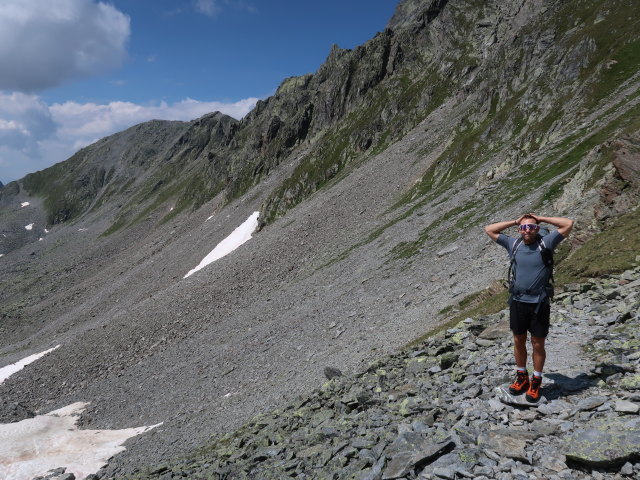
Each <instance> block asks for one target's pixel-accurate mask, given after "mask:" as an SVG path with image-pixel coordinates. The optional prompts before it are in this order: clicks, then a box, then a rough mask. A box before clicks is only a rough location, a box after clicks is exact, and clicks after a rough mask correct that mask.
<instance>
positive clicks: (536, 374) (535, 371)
mask: <svg viewBox="0 0 640 480" xmlns="http://www.w3.org/2000/svg"><path fill="white" fill-rule="evenodd" d="M533 375H534V376H536V377H540V378H542V372H539V371H537V370H534V371H533Z"/></svg>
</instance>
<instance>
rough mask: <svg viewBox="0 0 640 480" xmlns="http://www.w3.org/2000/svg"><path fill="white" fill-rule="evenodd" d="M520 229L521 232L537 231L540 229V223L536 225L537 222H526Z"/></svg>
mask: <svg viewBox="0 0 640 480" xmlns="http://www.w3.org/2000/svg"><path fill="white" fill-rule="evenodd" d="M518 230H520V231H521V232H537V231H538V230H540V225H536V224H535V223H525V224H523V225H520V226H518Z"/></svg>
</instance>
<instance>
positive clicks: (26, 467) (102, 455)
mask: <svg viewBox="0 0 640 480" xmlns="http://www.w3.org/2000/svg"><path fill="white" fill-rule="evenodd" d="M87 405H88V404H87V403H83V402H76V403H73V404H71V405H69V406H66V407H64V408H60V409H58V410H55V411H53V412H50V413H48V414H46V415H38V416H36V417H34V418H29V419H27V420H22V421H21V422H15V423H9V424H4V425H0V478H2V479H3V480H30V479H32V478H33V477H35V476H37V475H42V474H44V473H46V472H47V471H48V470H51V469H53V468H57V467H61V466H62V467H65V468H66V472H65V473H67V474H68V473H73V474H74V475H75V477H76V478H85V477H86V476H87V475H89V474H92V473H95V472H97V471H98V470H99V469H100V468H101V467H102V466H103V465H105V464H106V463H107V460H108V459H109V458H111V457H112V456H114V455H116V454H118V453H120V452H122V451H124V450H126V448H125V447H123V446H122V444H123V443H124V442H125V441H126V440H127V439H129V438H131V437H134V436H136V435H140V434H141V433H145V432H148V431H149V430H151V429H152V428H155V427H157V426H159V425H162V424H161V423H159V424H157V425H152V426H149V427H138V428H126V429H123V430H78V428H77V426H76V422H77V421H78V418H79V415H80V413H82V411H83V410H84V409H85V408H86V406H87Z"/></svg>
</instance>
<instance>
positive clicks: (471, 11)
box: [0, 0, 640, 473]
mask: <svg viewBox="0 0 640 480" xmlns="http://www.w3.org/2000/svg"><path fill="white" fill-rule="evenodd" d="M631 12H634V2H633V1H631V0H615V1H604V0H601V1H596V0H589V1H584V0H567V1H564V0H563V1H548V2H533V1H523V0H518V1H516V0H507V1H498V0H492V1H486V2H478V1H475V0H449V1H443V0H441V1H437V0H431V1H426V0H405V1H403V2H401V3H400V4H399V6H398V9H397V12H396V14H395V15H394V17H393V18H392V19H391V20H390V22H389V24H388V26H387V28H386V29H385V31H383V32H381V33H379V34H378V35H376V36H375V37H374V38H372V39H371V40H370V41H368V42H366V43H365V44H364V45H362V46H360V47H358V48H355V49H353V50H343V49H340V48H339V47H337V46H336V47H333V48H332V49H331V51H330V53H329V56H328V58H327V60H326V62H325V63H324V64H323V65H321V66H320V67H319V68H318V70H317V71H316V72H314V73H310V74H308V75H304V76H301V77H295V78H289V79H285V80H284V81H283V82H282V84H281V85H280V87H279V88H278V90H277V92H276V94H275V95H273V96H272V97H270V98H268V99H266V100H264V101H261V102H259V103H258V105H257V106H256V108H255V109H254V110H253V111H252V112H251V113H249V114H248V115H247V116H246V117H245V118H244V119H242V120H240V121H236V120H234V119H232V118H230V117H227V116H224V115H221V114H219V113H212V114H210V115H206V116H204V117H202V118H200V119H197V120H194V121H192V122H149V123H146V124H142V125H139V126H136V127H133V128H131V129H129V130H127V131H125V132H121V133H119V134H116V135H113V136H111V137H109V138H106V139H103V140H101V141H99V142H97V143H96V144H94V145H92V146H90V147H87V148H86V149H83V150H81V151H80V152H78V153H77V154H76V155H74V157H72V158H71V159H69V160H67V161H66V162H63V163H62V164H59V165H56V166H54V167H52V168H51V169H48V170H45V171H43V172H38V173H36V174H32V175H30V176H27V177H25V178H24V179H22V180H20V181H18V182H14V183H11V184H9V185H6V186H5V187H3V188H2V190H0V207H1V208H0V229H1V231H0V233H2V234H4V235H6V237H4V236H2V237H0V242H4V243H0V248H1V249H2V250H0V253H3V254H4V256H3V257H2V258H1V259H0V299H1V300H2V301H1V302H0V304H1V305H2V308H1V309H0V355H1V356H2V357H1V358H2V360H3V363H5V364H6V363H10V362H11V361H14V360H17V359H19V358H22V356H26V354H28V353H34V352H32V351H31V350H30V349H36V348H37V347H39V346H42V347H45V346H46V347H49V346H51V345H50V343H51V342H52V341H56V342H60V343H62V344H63V347H61V348H60V349H58V350H56V351H55V352H52V353H51V354H49V356H48V357H47V358H45V359H43V360H41V361H40V362H41V363H36V364H33V367H32V368H30V370H29V371H25V373H24V374H23V376H19V375H17V376H16V377H15V379H14V380H12V381H10V382H9V383H8V384H6V385H5V384H3V386H1V387H0V388H2V391H1V393H2V397H3V399H4V398H7V399H8V400H7V401H14V402H23V403H25V405H26V406H27V407H29V409H31V410H38V409H45V408H49V407H53V406H64V405H66V402H68V403H70V402H72V401H78V399H84V400H87V401H91V402H92V406H91V407H89V409H88V410H87V414H86V415H85V416H84V417H83V422H84V424H85V425H90V426H96V425H100V426H101V427H104V426H105V425H116V424H117V425H120V426H122V427H125V426H130V424H131V423H132V422H133V423H135V424H139V423H140V421H142V422H144V424H155V423H158V422H161V421H164V422H165V424H164V427H163V430H162V431H158V433H157V434H154V435H153V437H152V438H151V437H150V438H142V437H141V438H140V439H138V440H137V441H136V442H135V443H134V444H133V445H131V447H130V448H129V449H128V451H127V454H126V455H127V456H126V457H125V459H123V460H121V461H120V460H117V461H116V462H115V463H114V466H113V471H114V472H116V473H117V472H121V471H131V470H132V469H133V468H135V465H136V464H137V463H140V462H146V461H147V460H148V459H150V458H153V459H161V458H164V457H166V456H168V455H173V454H178V453H183V452H186V451H190V450H192V449H195V448H198V447H200V446H202V444H203V443H204V442H206V440H208V439H209V438H210V436H211V435H212V434H213V433H220V432H223V431H226V430H228V429H230V428H233V427H237V426H238V425H239V424H241V423H242V422H243V421H244V420H245V419H246V418H247V417H248V416H249V415H253V414H254V413H256V412H258V411H264V409H267V408H270V407H276V406H279V405H281V404H282V402H283V401H285V400H287V399H292V398H293V397H294V396H295V395H296V394H298V393H302V392H305V391H309V390H310V389H312V388H314V387H316V386H317V385H318V384H319V382H321V381H322V370H323V368H324V367H325V366H327V365H335V366H338V367H340V368H343V369H345V370H353V369H357V368H358V367H359V366H360V365H361V364H362V362H365V361H368V360H372V359H373V358H376V356H377V355H379V354H380V352H388V351H392V350H394V349H397V348H399V347H401V346H402V345H404V344H405V343H407V342H409V341H411V340H412V339H414V338H415V337H416V336H417V335H419V334H421V333H423V332H424V331H426V330H429V329H431V328H433V327H435V326H436V324H437V323H438V322H441V321H442V320H443V316H442V315H444V313H446V311H447V309H451V308H454V307H455V306H456V305H459V304H460V303H464V302H463V299H466V298H467V297H468V296H469V295H470V294H471V293H473V292H476V291H478V290H480V289H483V288H485V287H487V286H488V285H489V284H490V283H491V282H492V281H493V280H496V279H499V278H501V277H502V276H504V270H505V268H504V264H505V261H504V258H503V255H502V252H499V251H498V249H497V247H495V246H494V245H492V244H490V243H489V241H488V240H487V238H486V236H485V235H484V233H483V232H482V230H481V228H480V227H481V226H482V225H484V224H486V223H489V222H493V221H497V220H504V219H510V218H517V217H518V216H519V215H520V214H522V213H523V212H525V211H531V210H533V211H535V212H538V213H545V214H549V215H563V216H571V217H573V218H576V219H577V220H578V222H577V227H576V229H575V231H574V232H573V233H572V235H571V237H570V238H569V241H568V242H565V243H566V244H567V246H563V249H564V250H563V251H562V252H561V255H559V257H558V258H559V259H561V260H562V261H563V262H565V263H564V264H565V265H569V264H571V262H574V267H575V268H574V269H573V270H572V271H573V272H578V273H580V272H584V271H586V270H585V268H583V267H584V264H588V263H591V265H589V268H592V267H593V269H592V270H589V271H593V272H600V273H603V272H610V271H619V270H623V269H624V268H625V265H626V266H628V264H629V262H631V261H633V259H634V258H635V255H636V254H635V251H637V244H636V243H634V242H636V240H635V239H636V238H637V235H629V234H628V232H633V231H635V230H636V225H637V213H638V210H637V205H638V151H639V148H640V147H639V146H638V145H639V140H638V139H639V138H640V133H639V132H640V115H639V108H640V107H639V102H640V74H639V71H640V68H639V67H640V49H639V48H638V47H639V45H640V43H639V42H640V37H639V36H638V35H639V34H638V32H640V28H638V27H639V25H638V22H639V19H638V18H637V16H634V15H633V14H632V13H631ZM27 202H29V205H28V206H26V207H22V206H21V204H23V203H27ZM256 210H259V211H260V215H261V221H262V228H261V230H260V231H259V233H256V234H255V235H254V238H253V239H252V240H250V241H249V242H247V243H246V244H244V245H243V246H242V247H241V248H240V249H238V250H237V251H235V252H234V253H233V254H232V255H229V256H227V257H225V258H223V259H221V260H219V261H217V262H216V263H215V264H214V265H212V266H210V267H207V268H205V269H203V270H201V271H200V272H198V273H196V274H195V275H193V276H191V277H189V278H187V279H183V276H184V274H185V273H186V272H187V271H189V270H190V269H191V268H192V267H193V266H195V265H197V264H198V262H200V260H202V258H203V257H204V256H205V255H206V254H207V253H209V252H210V251H211V249H212V248H213V247H214V246H215V245H216V244H217V243H218V242H220V241H221V240H223V239H224V238H225V237H226V236H227V235H228V234H229V233H231V232H232V231H233V230H234V229H235V228H236V227H237V226H238V225H240V224H241V223H242V222H244V221H245V220H246V219H247V217H249V216H250V215H251V214H252V213H253V212H254V211H256ZM620 222H621V223H622V224H623V225H622V226H621V225H620ZM625 222H626V224H625ZM30 224H33V226H32V229H31V230H26V229H25V226H26V225H30ZM51 226H53V228H51ZM603 227H606V228H604V230H603ZM45 228H47V230H50V231H49V232H48V233H46V234H45V232H44V229H45ZM608 231H610V232H613V233H611V235H612V236H606V234H607V233H608ZM616 232H617V233H616ZM599 235H604V236H599ZM40 238H42V241H40V240H39V239H40ZM612 238H615V240H616V242H619V245H618V243H616V249H613V250H612V251H613V255H609V254H608V253H607V255H601V256H600V257H599V260H598V262H600V263H598V264H597V265H596V262H590V260H592V259H593V258H595V257H594V256H591V254H587V253H585V252H587V251H592V250H602V249H603V248H605V247H606V245H609V244H610V243H611V241H612V240H611V239H612ZM603 239H604V240H603ZM620 239H622V240H620ZM590 245H591V246H590ZM603 245H604V246H605V247H603ZM588 249H591V250H588ZM623 250H624V258H623V257H619V258H618V256H617V254H618V253H619V252H620V251H623ZM581 252H583V253H581ZM583 254H584V262H583V263H581V264H579V265H578V264H577V263H576V258H577V257H579V256H580V255H583ZM614 258H615V259H616V261H615V262H614V261H612V260H613V259H614ZM576 265H577V266H576ZM596 267H597V268H596ZM567 271H569V270H567ZM576 275H577V274H576ZM569 280H570V279H569ZM464 301H467V300H464ZM41 350H45V348H41V349H40V350H39V351H41ZM23 354H24V355H23ZM1 414H2V411H0V415H1ZM134 420H135V421H134ZM119 469H120V470H119Z"/></svg>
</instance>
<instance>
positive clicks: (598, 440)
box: [564, 416, 640, 467]
mask: <svg viewBox="0 0 640 480" xmlns="http://www.w3.org/2000/svg"><path fill="white" fill-rule="evenodd" d="M564 454H565V455H566V456H567V458H568V459H570V460H574V461H576V462H579V463H583V464H586V465H590V466H594V467H608V466H616V465H622V464H624V463H625V462H627V461H635V460H636V459H638V458H640V417H635V416H634V417H614V418H601V419H598V420H595V421H592V422H590V423H588V424H587V425H586V426H585V427H584V428H582V429H580V430H578V431H576V432H575V433H573V434H572V435H571V436H569V437H568V438H567V441H566V450H565V452H564Z"/></svg>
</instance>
